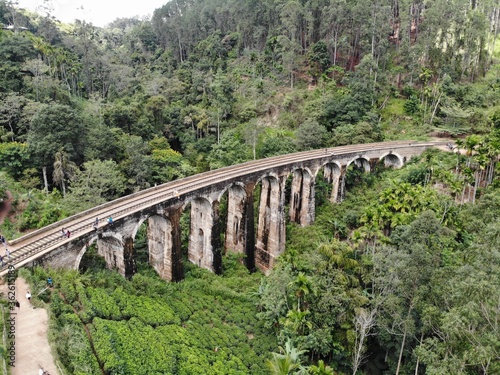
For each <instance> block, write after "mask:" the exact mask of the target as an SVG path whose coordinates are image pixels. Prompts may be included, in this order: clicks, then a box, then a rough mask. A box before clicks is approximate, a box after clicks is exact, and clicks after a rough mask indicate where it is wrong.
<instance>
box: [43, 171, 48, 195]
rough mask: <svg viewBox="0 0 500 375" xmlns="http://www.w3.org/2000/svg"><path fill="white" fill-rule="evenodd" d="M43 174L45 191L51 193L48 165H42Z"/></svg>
mask: <svg viewBox="0 0 500 375" xmlns="http://www.w3.org/2000/svg"><path fill="white" fill-rule="evenodd" d="M42 174H43V185H44V189H43V190H44V191H45V193H47V194H48V193H49V182H48V180H47V167H46V166H43V167H42Z"/></svg>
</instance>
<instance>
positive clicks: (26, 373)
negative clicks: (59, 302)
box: [1, 278, 59, 375]
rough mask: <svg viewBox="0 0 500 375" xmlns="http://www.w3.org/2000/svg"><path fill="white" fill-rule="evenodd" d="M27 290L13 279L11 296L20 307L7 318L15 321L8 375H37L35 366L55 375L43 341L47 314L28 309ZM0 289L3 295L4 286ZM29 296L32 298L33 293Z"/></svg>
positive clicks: (54, 367)
mask: <svg viewBox="0 0 500 375" xmlns="http://www.w3.org/2000/svg"><path fill="white" fill-rule="evenodd" d="M28 288H29V287H28V285H27V284H26V281H25V280H24V279H22V278H17V280H16V290H15V292H16V299H17V300H18V301H19V303H20V304H21V307H20V308H19V309H17V308H16V309H15V311H13V312H12V313H16V315H14V314H12V315H11V317H14V318H15V335H16V338H15V340H16V341H15V342H16V343H15V348H16V358H15V359H16V360H15V366H14V367H11V369H10V370H11V373H12V375H37V374H38V370H39V366H42V367H43V369H44V370H46V371H48V372H49V374H50V375H57V374H59V373H58V371H57V369H56V365H55V362H54V358H53V357H52V354H51V352H50V346H49V342H48V339H47V330H48V322H49V318H48V315H47V311H46V310H45V309H41V308H33V307H32V306H30V303H29V302H28V300H27V299H26V291H27V290H28ZM1 289H2V291H3V292H4V295H7V294H6V290H7V286H6V285H2V286H1ZM32 294H33V296H34V295H35V294H36V293H34V292H33V293H32Z"/></svg>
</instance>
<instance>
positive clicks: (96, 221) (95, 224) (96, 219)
mask: <svg viewBox="0 0 500 375" xmlns="http://www.w3.org/2000/svg"><path fill="white" fill-rule="evenodd" d="M98 226H99V218H98V217H96V218H95V221H94V225H93V227H94V230H95V231H96V232H97V227H98Z"/></svg>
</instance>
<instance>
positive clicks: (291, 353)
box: [266, 340, 305, 375]
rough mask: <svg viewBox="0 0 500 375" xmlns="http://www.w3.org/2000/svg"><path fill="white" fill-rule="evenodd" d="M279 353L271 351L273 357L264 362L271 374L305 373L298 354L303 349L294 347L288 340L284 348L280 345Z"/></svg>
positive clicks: (300, 353)
mask: <svg viewBox="0 0 500 375" xmlns="http://www.w3.org/2000/svg"><path fill="white" fill-rule="evenodd" d="M280 351H281V353H272V354H273V358H272V359H268V360H267V362H266V365H267V367H268V368H269V370H270V371H271V374H272V375H289V374H305V369H304V367H303V366H302V361H301V359H300V356H301V355H302V354H304V353H305V350H298V349H297V348H294V347H293V346H292V344H291V342H290V340H288V341H287V342H286V344H285V348H282V347H280Z"/></svg>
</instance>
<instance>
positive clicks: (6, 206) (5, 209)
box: [0, 190, 13, 224]
mask: <svg viewBox="0 0 500 375" xmlns="http://www.w3.org/2000/svg"><path fill="white" fill-rule="evenodd" d="M5 194H6V195H7V199H6V200H4V201H3V202H2V203H1V204H0V224H1V223H3V219H5V217H6V216H7V215H8V214H9V212H10V209H11V207H12V200H13V197H12V194H11V192H10V191H8V190H7V191H6V192H5Z"/></svg>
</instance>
